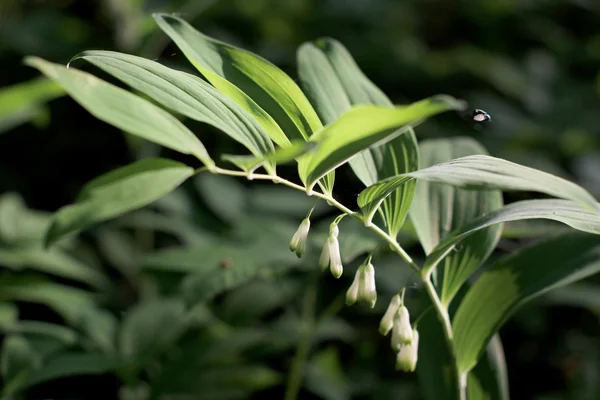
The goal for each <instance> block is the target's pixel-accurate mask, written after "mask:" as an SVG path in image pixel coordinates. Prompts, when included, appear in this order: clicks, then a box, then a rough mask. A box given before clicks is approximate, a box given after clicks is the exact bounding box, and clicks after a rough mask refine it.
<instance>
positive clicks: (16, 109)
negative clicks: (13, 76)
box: [0, 78, 65, 133]
mask: <svg viewBox="0 0 600 400" xmlns="http://www.w3.org/2000/svg"><path fill="white" fill-rule="evenodd" d="M64 94H65V91H64V89H63V88H61V87H60V86H59V85H57V84H56V82H53V81H51V80H49V79H46V78H35V79H32V80H30V81H27V82H22V83H18V84H16V85H13V86H9V87H5V88H3V89H2V90H0V133H2V132H6V131H9V130H10V129H12V128H14V127H16V126H18V125H20V124H22V123H25V122H27V121H30V120H31V119H33V118H35V117H36V115H38V114H39V112H40V111H41V109H42V107H43V105H44V103H46V102H48V101H50V100H53V99H55V98H57V97H61V96H63V95H64Z"/></svg>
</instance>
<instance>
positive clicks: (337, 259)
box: [319, 223, 344, 279]
mask: <svg viewBox="0 0 600 400" xmlns="http://www.w3.org/2000/svg"><path fill="white" fill-rule="evenodd" d="M339 232H340V230H339V229H338V227H337V224H335V223H332V224H331V227H330V228H329V237H328V238H327V242H326V243H325V246H324V247H323V252H322V253H321V257H320V258H319V265H320V267H321V269H323V270H324V269H326V268H327V267H328V266H329V269H330V270H331V274H332V275H333V276H334V277H335V278H336V279H337V278H339V277H340V276H342V273H343V272H344V267H343V266H342V257H341V256H340V243H339V242H338V235H339Z"/></svg>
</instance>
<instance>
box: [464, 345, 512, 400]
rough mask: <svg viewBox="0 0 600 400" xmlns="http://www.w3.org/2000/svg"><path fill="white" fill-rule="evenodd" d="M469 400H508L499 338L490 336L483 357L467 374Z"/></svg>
mask: <svg viewBox="0 0 600 400" xmlns="http://www.w3.org/2000/svg"><path fill="white" fill-rule="evenodd" d="M467 395H468V398H469V400H509V396H508V372H507V371H506V361H505V360H504V350H503V349H502V342H501V341H500V336H498V334H495V335H494V336H492V339H491V340H490V343H489V344H488V345H487V347H486V351H485V353H484V354H483V357H482V358H481V360H479V362H478V363H477V366H476V367H475V368H474V369H473V370H472V371H470V372H469V376H468V379H467Z"/></svg>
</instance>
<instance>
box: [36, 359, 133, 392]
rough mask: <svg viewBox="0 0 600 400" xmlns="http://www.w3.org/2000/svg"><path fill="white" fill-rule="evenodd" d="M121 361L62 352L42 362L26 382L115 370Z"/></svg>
mask: <svg viewBox="0 0 600 400" xmlns="http://www.w3.org/2000/svg"><path fill="white" fill-rule="evenodd" d="M122 364H123V361H122V360H121V359H120V358H118V357H115V356H107V355H104V354H94V353H75V352H69V353H62V354H59V355H57V356H56V357H52V358H50V359H49V360H47V361H45V362H44V365H43V366H42V368H40V369H38V370H37V371H36V372H35V373H33V374H32V375H31V376H30V378H29V380H28V382H27V384H28V385H29V386H32V385H37V384H40V383H43V382H47V381H51V380H54V379H59V378H67V377H75V376H81V375H101V374H106V373H109V372H112V371H114V370H116V369H117V368H118V367H120V366H121V365H122Z"/></svg>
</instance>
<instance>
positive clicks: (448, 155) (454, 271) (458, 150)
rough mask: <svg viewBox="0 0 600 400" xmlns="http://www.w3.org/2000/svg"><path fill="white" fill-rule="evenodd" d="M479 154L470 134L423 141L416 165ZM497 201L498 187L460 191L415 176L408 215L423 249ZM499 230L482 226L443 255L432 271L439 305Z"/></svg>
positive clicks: (480, 150) (487, 249) (479, 260)
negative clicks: (439, 266) (438, 266)
mask: <svg viewBox="0 0 600 400" xmlns="http://www.w3.org/2000/svg"><path fill="white" fill-rule="evenodd" d="M485 153H486V150H485V148H484V147H483V146H482V145H481V144H479V143H478V142H476V141H475V140H473V139H470V138H452V139H437V140H428V141H424V142H423V143H421V145H420V157H421V159H420V162H421V168H425V167H429V166H431V165H435V164H437V163H440V162H445V161H448V160H451V159H453V158H456V157H462V156H466V155H471V154H485ZM367 190H368V189H367ZM363 199H364V196H363ZM362 201H363V200H361V203H362ZM501 206H502V195H501V193H500V192H499V191H494V190H486V191H472V190H464V189H459V188H454V187H451V186H449V185H442V184H437V183H432V182H427V181H424V180H419V181H418V182H417V188H416V192H415V197H414V199H413V203H412V205H411V209H410V212H409V215H410V217H411V221H412V222H413V225H414V228H415V231H416V233H417V236H418V238H419V240H420V242H421V245H422V246H423V249H424V250H425V253H426V254H428V253H430V252H431V250H432V249H433V248H434V246H435V245H437V244H438V243H439V241H440V240H441V239H443V238H444V237H445V236H446V235H447V234H448V233H449V232H451V231H452V230H454V229H457V228H459V227H461V226H463V225H465V224H467V223H469V222H470V221H471V220H472V219H474V218H476V217H479V216H480V215H482V214H484V213H486V212H489V211H491V210H495V209H497V208H499V207H501ZM500 231H501V226H493V227H491V228H488V229H486V230H482V231H480V232H478V233H477V234H475V235H473V236H471V237H469V238H468V239H466V240H465V241H464V242H462V243H461V251H457V252H454V253H452V254H449V255H448V256H447V257H446V259H445V265H444V269H443V271H442V274H440V276H439V277H438V276H437V275H435V276H434V277H435V278H436V281H437V282H439V286H441V292H442V293H441V294H442V296H441V297H442V302H443V303H444V304H449V303H450V301H451V300H452V298H453V296H454V295H455V293H456V291H457V290H458V288H459V287H460V285H461V284H462V283H463V282H464V280H465V279H466V277H467V276H468V275H470V274H471V273H472V271H474V270H476V269H477V268H478V267H479V266H481V264H482V263H483V261H484V260H485V259H486V258H487V257H488V256H489V255H490V254H491V252H492V251H493V249H494V248H495V246H496V243H497V242H498V240H499V234H500ZM437 272H439V271H437Z"/></svg>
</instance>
